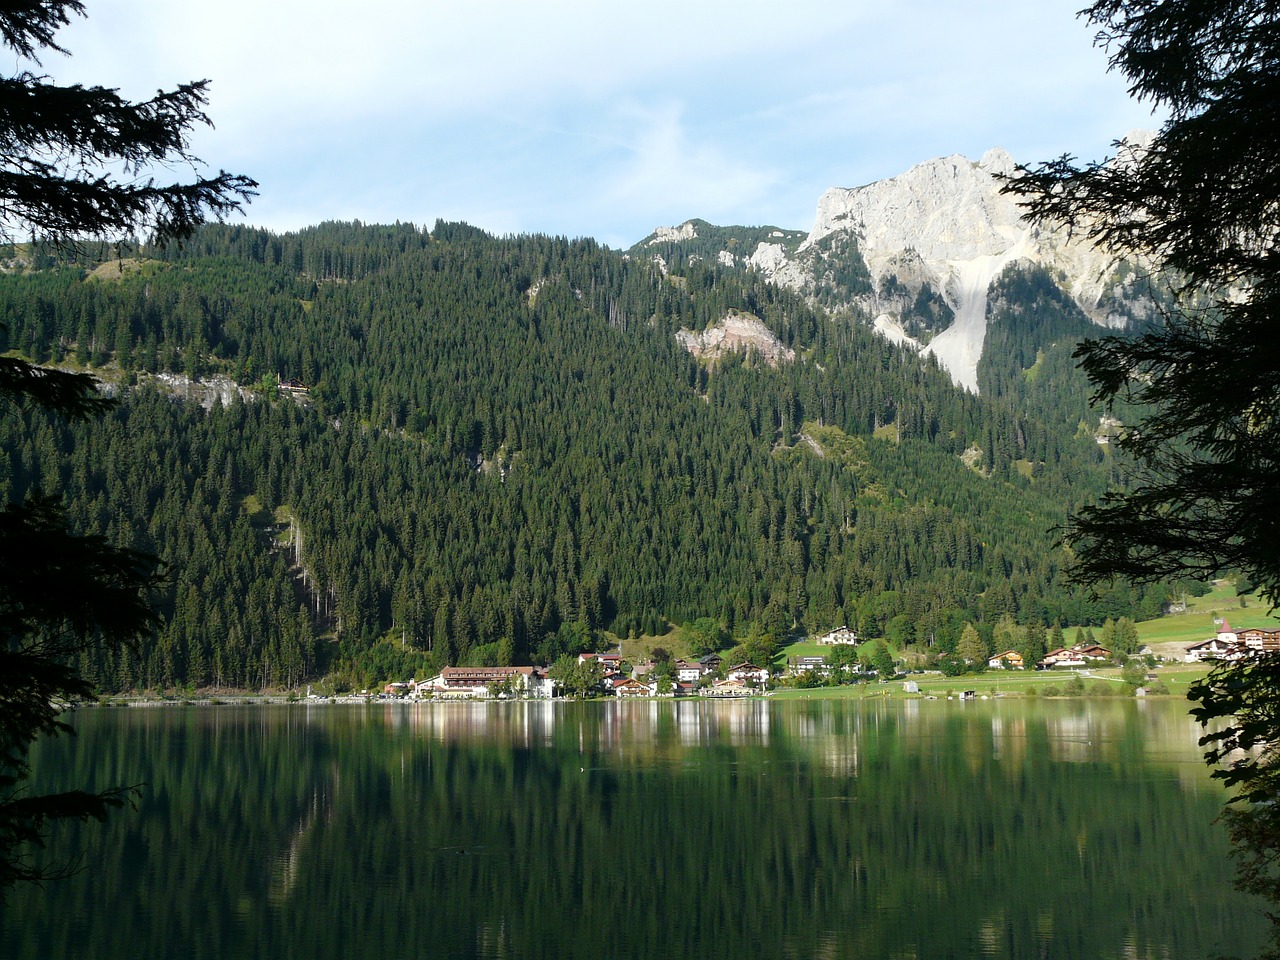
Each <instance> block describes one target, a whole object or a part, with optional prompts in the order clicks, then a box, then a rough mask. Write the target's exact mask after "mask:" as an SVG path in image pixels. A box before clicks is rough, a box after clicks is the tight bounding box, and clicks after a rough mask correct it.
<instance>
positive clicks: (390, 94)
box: [43, 0, 1156, 247]
mask: <svg viewBox="0 0 1280 960" xmlns="http://www.w3.org/2000/svg"><path fill="white" fill-rule="evenodd" d="M1079 4H1080V0H1035V2H1028V0H986V2H983V0H974V2H967V0H966V2H963V3H956V2H954V0H950V2H946V0H942V2H934V0H900V2H897V3H892V2H887V0H875V2H864V0H823V2H811V0H785V2H775V3H756V2H751V0H739V2H736V3H728V2H720V0H682V2H673V0H649V2H646V3H616V2H611V0H589V2H588V0H560V2H551V0H523V2H508V0H455V2H449V3H445V2H439V0H416V2H401V0H364V2H362V3H360V4H358V5H357V4H352V3H349V2H348V3H345V4H341V5H340V4H337V3H331V2H329V0H310V2H306V3H302V2H295V0H256V2H249V0H220V2H219V3H216V4H211V3H208V2H201V3H195V2H191V0H163V2H161V0H86V11H87V14H88V16H87V18H86V19H84V20H80V21H77V22H75V23H74V24H73V26H72V27H70V28H67V29H65V30H64V31H63V32H62V33H61V34H60V41H61V43H62V44H63V45H64V46H66V47H68V48H69V49H70V51H71V53H72V56H71V57H70V58H64V57H61V56H59V55H57V54H49V55H46V56H45V57H44V58H43V67H44V70H45V72H47V73H48V74H50V75H51V76H53V77H54V78H55V79H57V80H59V81H62V82H71V81H78V82H84V83H100V84H103V85H106V86H112V87H118V88H120V89H121V91H122V92H123V93H125V94H126V95H127V96H130V97H133V98H135V99H138V98H143V97H146V96H148V95H150V94H151V93H152V92H154V91H155V90H156V89H158V88H161V87H164V88H168V87H172V86H173V85H175V84H176V83H178V82H180V81H186V80H194V79H203V78H209V79H211V80H212V81H213V84H212V97H211V102H210V104H209V113H210V116H211V117H212V119H213V120H214V122H215V123H216V125H217V128H216V130H214V131H200V132H199V133H198V135H197V136H196V138H195V150H196V153H197V154H199V155H200V156H201V157H203V158H204V159H205V160H206V161H207V162H208V164H209V165H210V166H211V167H213V168H219V167H220V168H225V169H228V170H232V171H235V172H237V173H246V174H249V175H250V176H253V177H254V178H256V179H257V180H259V181H260V183H261V196H260V197H259V198H258V199H257V200H256V201H255V202H254V203H253V205H252V206H251V207H249V209H248V211H247V214H248V215H247V217H246V218H245V222H248V223H252V224H258V225H262V226H266V227H270V228H271V229H274V230H280V231H285V230H292V229H297V228H300V227H304V226H307V225H309V224H313V223H318V222H320V221H322V220H335V219H340V220H349V219H360V220H364V221H366V222H390V221H394V220H401V221H410V222H413V223H418V224H426V225H430V224H431V223H434V221H435V220H436V218H437V217H443V218H446V219H457V220H466V221H467V222H469V223H472V224H475V225H476V226H479V227H483V228H485V229H487V230H491V231H493V232H495V233H510V232H541V233H554V234H566V235H569V236H592V237H595V238H597V239H599V240H600V241H602V242H604V243H608V244H609V245H611V246H615V247H617V246H629V245H630V244H632V243H634V242H636V241H637V240H640V239H642V238H643V237H644V236H645V235H646V234H648V233H649V232H650V231H651V230H652V229H653V228H654V227H656V226H658V225H667V224H676V223H679V222H681V221H683V220H686V219H689V218H691V217H702V218H703V219H706V220H710V221H712V222H715V223H721V224H729V223H740V224H773V225H776V226H783V227H790V228H797V229H808V228H809V227H810V226H811V225H812V221H813V215H814V210H815V208H816V205H817V201H818V198H819V196H820V195H821V194H822V191H823V190H825V189H826V188H827V187H831V186H844V187H848V186H857V185H859V184H863V183H868V182H870V181H873V180H879V179H882V178H884V177H889V176H893V175H894V174H897V173H900V172H902V171H903V170H905V169H906V168H908V167H910V166H911V165H912V164H915V163H918V162H920V161H923V160H927V159H930V158H932V157H935V156H942V155H946V154H952V153H960V154H964V155H966V156H969V157H971V158H973V159H977V158H978V157H980V156H981V155H982V153H983V152H985V151H986V149H987V148H989V147H992V146H996V145H999V146H1003V147H1004V148H1006V149H1007V150H1009V151H1010V153H1012V154H1013V156H1014V157H1015V158H1016V159H1018V160H1020V161H1023V162H1033V161H1036V160H1043V159H1049V158H1051V157H1055V156H1057V155H1059V154H1062V153H1072V154H1075V155H1078V156H1081V157H1084V158H1087V159H1101V158H1102V157H1103V156H1105V155H1107V153H1108V147H1109V144H1110V142H1111V141H1112V140H1114V139H1116V138H1118V137H1120V136H1123V135H1124V134H1125V133H1126V132H1128V131H1129V130H1131V129H1135V128H1139V127H1154V126H1155V125H1156V121H1155V120H1153V119H1152V117H1151V114H1150V111H1149V109H1148V108H1147V107H1145V106H1143V105H1141V104H1137V103H1135V102H1133V101H1132V100H1131V99H1130V98H1129V97H1128V96H1127V94H1126V92H1125V85H1124V83H1123V80H1122V78H1120V77H1119V76H1117V75H1114V74H1108V73H1107V72H1106V55H1105V53H1104V52H1103V51H1101V50H1098V49H1096V48H1095V47H1094V46H1093V31H1092V30H1091V29H1090V28H1089V27H1088V25H1087V24H1086V23H1084V22H1083V21H1081V20H1078V19H1077V18H1076V17H1075V11H1076V9H1077V8H1078V6H1079Z"/></svg>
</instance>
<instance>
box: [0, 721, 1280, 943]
mask: <svg viewBox="0 0 1280 960" xmlns="http://www.w3.org/2000/svg"><path fill="white" fill-rule="evenodd" d="M76 726H77V728H78V730H79V734H80V735H79V736H78V737H77V738H75V739H74V740H67V741H65V742H63V741H58V742H54V743H50V744H45V745H43V746H42V748H41V750H40V751H39V754H38V755H37V757H36V766H37V769H38V770H39V771H40V772H41V776H42V777H43V778H44V782H43V783H42V786H43V787H44V788H46V789H47V788H54V787H59V786H94V787H102V786H106V785H110V784H119V783H139V782H143V783H146V784H147V786H146V788H145V791H144V794H143V797H142V799H141V801H140V802H139V805H138V809H136V810H133V811H125V812H122V813H120V814H117V815H115V816H113V817H112V818H111V820H110V821H109V822H108V823H107V824H106V825H105V826H101V825H97V824H91V825H88V826H84V827H64V828H62V829H61V830H60V831H59V834H58V835H57V837H56V838H55V842H54V843H53V844H52V846H51V851H50V852H51V853H52V854H54V855H57V856H60V857H64V858H65V857H66V856H69V855H71V854H74V853H75V852H76V851H83V853H84V863H85V864H86V865H87V867H88V869H86V870H85V871H84V872H82V873H81V874H79V875H77V876H75V877H73V878H71V879H70V880H66V881H61V882H58V883H54V884H51V885H50V886H49V887H47V888H46V889H45V890H43V891H41V890H19V891H16V892H15V893H14V894H12V895H11V896H10V898H9V900H8V902H7V903H5V904H4V906H3V907H2V908H0V911H2V912H0V956H3V957H5V958H14V960H17V958H26V957H31V958H36V957H55V956H65V957H72V956H76V957H95V958H99V957H100V958H110V957H130V958H134V957H148V958H160V957H182V958H188V957H191V958H197V960H198V958H206V957H207V958H220V960H222V958H248V957H273V958H275V957H309V958H314V957H351V956H358V955H364V954H366V953H367V954H370V955H375V956H383V957H584V958H587V957H590V958H597V957H622V958H627V957H635V958H651V957H665V956H681V957H740V956H742V955H743V954H744V953H746V954H748V955H751V956H758V957H765V956H781V957H824V958H825V957H831V958H835V957H858V958H874V957H919V958H944V957H994V958H1018V960H1021V958H1029V957H1051V958H1055V960H1058V958H1073V957H1079V958H1088V960H1098V958H1109V957H1116V958H1122V957H1123V958H1145V957H1161V958H1165V957H1172V958H1200V957H1210V956H1217V955H1222V954H1247V953H1249V952H1250V951H1253V950H1255V949H1256V948H1258V947H1259V946H1260V942H1261V937H1262V934H1263V932H1264V924H1263V922H1262V920H1261V919H1260V915H1259V910H1258V906H1257V904H1256V903H1255V902H1254V901H1252V900H1249V899H1246V898H1244V897H1241V896H1240V895H1238V894H1235V893H1234V892H1233V891H1232V890H1231V886H1230V884H1231V869H1230V864H1229V862H1228V860H1227V857H1226V841H1225V837H1224V836H1223V834H1222V831H1221V829H1220V828H1219V827H1216V826H1213V825H1212V823H1211V821H1212V820H1213V819H1214V817H1215V816H1216V815H1217V813H1218V812H1219V810H1220V808H1221V805H1222V800H1223V795H1222V792H1221V791H1220V789H1219V788H1218V787H1217V786H1216V785H1214V784H1213V783H1212V782H1211V781H1210V780H1209V778H1208V773H1207V771H1206V770H1205V768H1204V766H1203V764H1202V763H1201V762H1200V759H1199V750H1198V748H1197V746H1196V740H1197V738H1198V736H1199V730H1198V728H1197V726H1196V725H1195V724H1194V723H1193V722H1192V721H1191V720H1190V719H1189V718H1188V717H1187V715H1186V707H1185V704H1180V703H1157V702H1145V703H1139V702H1133V701H1123V702H1122V701H1115V702H1111V701H1094V702H1085V701H1080V702H1068V701H1061V702H1016V701H992V702H986V703H966V704H961V703H948V702H946V701H937V702H930V701H925V702H921V701H909V702H888V703H879V702H877V703H861V702H852V701H815V702H795V701H792V702H770V701H761V700H749V701H733V702H701V701H693V702H671V701H663V702H651V701H635V702H619V703H588V704H563V703H555V704H552V703H542V702H532V703H511V704H508V703H453V704H420V705H416V706H411V705H402V704H387V705H378V706H370V707H351V706H335V705H314V706H307V705H296V706H275V707H230V706H221V707H188V708H177V707H175V708H164V709H152V710H142V709H131V710H112V709H100V710H89V711H82V712H81V713H79V714H78V715H77V717H76Z"/></svg>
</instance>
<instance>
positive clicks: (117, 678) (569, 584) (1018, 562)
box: [0, 223, 1159, 687]
mask: <svg viewBox="0 0 1280 960" xmlns="http://www.w3.org/2000/svg"><path fill="white" fill-rule="evenodd" d="M23 254H24V252H23V251H11V256H10V266H11V269H10V270H9V271H8V272H6V273H5V274H4V275H0V323H3V324H4V330H3V332H2V333H0V337H3V338H4V342H0V348H3V349H13V350H19V351H21V352H23V353H24V354H27V355H29V356H32V357H34V358H36V359H38V360H41V361H47V362H53V363H80V364H86V365H89V366H92V367H95V368H98V369H99V371H100V373H101V374H102V375H103V376H104V378H106V379H108V380H110V381H112V382H113V383H115V384H116V386H115V387H114V389H116V390H117V391H118V393H119V395H120V398H121V402H120V405H119V406H118V407H117V408H116V409H115V410H114V411H113V412H112V413H111V414H110V415H108V416H107V417H106V418H105V420H104V421H99V422H95V423H89V424H80V425H74V426H70V427H68V426H65V425H62V424H59V423H54V422H49V421H48V420H46V419H43V418H41V417H40V416H38V415H29V416H21V415H17V414H11V415H10V416H8V417H5V418H3V420H0V434H2V437H3V444H2V448H0V449H2V453H0V485H3V486H4V487H5V488H6V489H5V492H6V493H7V494H8V495H9V496H10V497H11V498H12V497H20V496H21V495H22V494H23V493H24V492H25V491H26V490H28V489H32V488H34V487H43V488H44V489H45V490H47V491H59V492H62V493H63V494H64V495H65V497H66V500H67V502H68V505H69V508H70V513H71V516H72V518H73V520H74V522H75V523H76V524H77V525H78V526H79V527H80V528H81V529H82V530H84V531H86V532H90V531H92V532H99V531H101V532H105V533H107V534H108V535H109V536H110V537H112V538H113V539H115V540H117V541H119V542H122V543H127V544H130V545H133V546H138V547H142V548H145V549H149V550H153V551H155V552H157V553H158V554H159V555H160V556H161V557H162V558H163V559H164V561H165V562H166V564H167V565H168V571H169V577H170V579H169V585H168V587H167V589H166V595H165V596H164V597H163V598H162V607H163V609H164V612H165V617H166V620H165V626H164V628H163V630H162V633H161V636H160V637H159V639H158V642H157V643H156V644H155V646H154V648H153V649H150V650H147V651H144V652H143V655H142V656H141V657H140V658H138V659H136V660H135V659H130V658H128V657H123V658H120V659H119V660H117V661H112V662H102V663H93V664H84V665H83V666H84V667H85V668H86V669H87V670H89V671H90V673H91V675H93V676H96V677H97V678H98V679H99V680H100V681H101V682H102V683H103V684H104V685H106V686H108V687H111V686H133V685H142V686H155V685H171V684H180V683H191V684H197V685H205V684H217V685H222V686H262V685H293V684H297V683H299V682H301V681H303V680H305V679H308V678H311V677H315V676H318V675H320V674H322V673H325V672H328V671H337V672H338V673H340V674H342V675H343V676H346V677H347V678H349V679H350V680H351V681H352V682H367V681H368V680H371V679H374V678H376V677H379V676H387V675H391V674H396V673H415V672H416V673H418V675H420V676H421V675H423V671H426V670H428V669H431V668H433V667H436V666H439V665H442V664H444V663H459V662H472V663H479V662H486V663H498V662H503V663H506V662H529V661H543V662H545V661H549V660H550V659H553V658H554V657H555V656H557V655H559V654H560V653H563V652H566V651H570V650H574V649H576V648H578V647H579V646H581V645H582V644H584V643H591V642H593V641H592V636H593V631H596V630H599V629H608V630H611V631H613V632H615V633H618V634H621V635H627V634H629V633H654V632H659V631H660V630H661V629H663V628H664V624H665V622H668V621H670V622H682V621H685V620H689V619H693V618H695V617H699V616H713V617H717V618H719V619H720V620H721V621H722V622H723V623H724V624H725V626H726V627H727V628H728V630H729V631H730V632H731V633H732V634H734V635H738V636H742V635H745V634H746V633H748V632H749V631H753V632H754V633H756V634H757V635H760V636H764V637H766V638H775V639H776V638H779V637H781V635H782V634H784V633H785V632H787V631H789V630H793V629H811V630H821V629H826V628H828V627H830V626H833V625H836V624H838V623H841V622H845V621H847V622H849V623H850V624H852V625H855V626H857V627H858V628H859V629H860V630H862V631H863V632H864V633H868V634H879V633H881V632H883V631H884V630H885V629H886V628H887V627H888V626H889V625H890V624H891V623H892V624H893V625H894V627H895V629H896V630H897V631H898V632H899V633H901V632H902V631H904V630H906V631H908V632H911V633H914V635H916V636H919V637H921V638H930V639H932V640H933V641H935V643H936V644H937V645H938V646H939V647H941V648H943V649H945V648H948V647H950V646H951V645H953V644H954V642H955V640H956V638H957V637H958V632H959V627H960V625H961V624H962V623H963V621H964V620H966V619H972V620H978V621H981V622H983V623H986V624H990V623H992V622H994V620H995V619H997V618H998V617H999V616H1001V615H1002V614H1004V613H1013V614H1015V615H1017V616H1018V617H1019V619H1022V620H1033V619H1034V620H1038V621H1041V622H1045V623H1048V622H1051V621H1052V620H1054V619H1061V620H1062V621H1063V622H1068V621H1070V622H1085V621H1094V622H1100V621H1101V619H1102V618H1104V617H1106V616H1108V615H1113V616H1115V615H1129V614H1132V613H1134V612H1135V604H1136V603H1138V602H1139V601H1140V600H1141V602H1144V603H1146V604H1148V605H1152V604H1156V603H1158V600H1159V596H1158V594H1150V595H1146V596H1145V598H1139V597H1136V596H1133V595H1129V594H1128V593H1122V594H1118V595H1113V596H1109V597H1105V598H1103V599H1101V600H1090V599H1088V598H1086V597H1085V596H1083V595H1082V594H1080V593H1079V592H1077V591H1075V590H1073V589H1072V588H1070V587H1068V586H1067V585H1066V584H1065V583H1064V582H1063V580H1062V577H1061V568H1062V565H1063V563H1064V560H1065V558H1064V556H1063V555H1062V553H1061V551H1060V550H1059V549H1057V548H1056V547H1055V546H1054V535H1053V533H1052V532H1051V528H1053V527H1054V526H1055V525H1058V524H1061V523H1062V522H1063V520H1064V519H1065V517H1066V515H1067V512H1068V511H1069V510H1071V509H1072V508H1073V507H1075V506H1077V505H1079V504H1081V503H1083V502H1085V501H1087V500H1089V499H1091V498H1093V497H1095V496H1096V495H1097V494H1098V493H1099V492H1100V491H1101V490H1102V489H1103V488H1104V486H1105V484H1106V482H1107V476H1106V473H1107V462H1106V461H1107V454H1106V450H1105V448H1104V447H1102V446H1100V445H1099V444H1098V443H1097V442H1096V441H1095V438H1094V435H1093V431H1092V429H1091V428H1082V422H1083V421H1085V420H1086V418H1087V416H1088V413H1087V410H1086V409H1085V405H1084V391H1083V388H1082V386H1081V385H1080V383H1079V382H1078V381H1076V380H1074V379H1073V377H1074V376H1076V375H1075V374H1074V372H1073V371H1069V370H1066V371H1063V370H1062V369H1061V368H1062V367H1063V366H1065V364H1062V363H1056V365H1053V367H1052V369H1053V376H1052V377H1050V376H1049V375H1048V373H1047V371H1048V367H1046V366H1045V362H1044V360H1043V358H1040V359H1038V360H1036V359H1033V362H1032V363H1031V364H1029V365H1028V364H1027V363H1026V358H1025V357H1023V353H1022V352H1019V351H1018V350H1015V349H1012V348H1011V349H1010V351H1009V352H1008V355H1007V356H1006V357H1005V363H1006V365H1008V364H1015V365H1020V366H1018V369H1017V370H1016V375H1017V377H1020V378H1021V382H1022V383H1024V384H1029V385H1030V386H1029V387H1028V389H1030V390H1032V391H1033V393H1034V397H1032V398H1029V397H1028V395H1027V394H1026V392H1025V391H1023V392H1021V393H1018V392H1016V391H1015V392H1011V391H1001V390H995V389H993V390H990V391H987V390H985V388H984V395H983V396H982V397H977V396H974V395H972V394H970V393H966V392H964V391H962V390H959V389H956V388H955V387H953V386H952V384H951V382H950V379H949V378H948V376H947V375H946V374H945V373H944V372H943V371H941V370H939V368H938V367H937V365H936V362H934V361H932V360H930V359H928V358H926V359H923V360H922V359H921V358H920V357H919V356H917V355H916V354H915V353H914V352H912V351H909V350H905V349H901V348H897V347H894V346H892V345H891V344H889V343H887V342H886V341H884V340H883V339H881V338H880V337H878V336H876V335H874V334H873V333H872V332H871V331H869V330H868V329H867V328H866V327H865V326H863V325H862V324H860V323H858V322H856V321H855V320H853V319H851V318H848V317H846V318H843V319H839V320H833V319H830V318H828V317H827V316H826V315H824V314H822V313H820V312H816V311H815V310H814V309H813V308H811V307H809V306H808V305H806V303H805V302H804V300H803V299H802V298H801V297H800V296H799V295H797V294H794V293H791V292H787V291H785V290H782V289H780V288H777V287H775V286H772V285H770V284H769V283H767V282H766V281H764V280H763V279H762V278H761V277H760V276H758V275H757V274H754V273H743V272H741V271H738V270H732V269H727V268H724V267H722V266H720V265H719V264H717V263H715V262H714V261H712V262H694V263H692V264H688V263H683V264H682V263H673V264H670V265H667V267H666V269H665V270H664V269H663V268H662V267H660V266H659V265H658V264H655V263H653V262H652V261H650V260H647V259H637V258H627V257H624V256H622V255H621V254H619V253H617V252H613V251H609V250H607V249H603V248H600V247H599V246H597V245H596V244H595V243H593V242H591V241H587V240H577V241H568V240H564V239H558V238H548V237H540V236H525V237H515V238H508V239H496V238H493V237H490V236H487V235H485V234H483V233H481V232H480V231H477V230H474V229H473V228H470V227H467V226H466V225H462V224H445V223H439V224H437V225H436V227H435V228H434V229H433V230H432V231H430V232H429V233H428V232H426V231H423V230H419V229H417V228H415V227H412V226H409V225H396V226H391V227H375V226H362V225H359V224H325V225H322V226H320V227H316V228H313V229H310V230H306V231H303V232H301V233H297V234H289V235H284V236H278V235H273V234H270V233H267V232H265V231H259V230H252V229H245V228H231V227H222V226H218V227H209V228H206V229H204V230H203V231H202V232H201V233H200V234H198V235H197V237H196V238H195V239H194V240H193V241H191V242H189V243H188V244H187V245H186V246H185V248H183V249H172V250H165V251H145V252H144V254H145V255H144V256H143V257H141V258H139V259H138V260H128V261H126V262H123V263H107V264H105V265H103V266H101V267H98V268H97V269H96V270H93V269H90V268H91V267H93V266H94V265H92V264H86V265H60V266H59V265H52V264H46V263H39V260H38V258H32V257H30V256H24V255H23ZM33 260H35V261H36V262H37V263H38V265H39V266H40V269H34V268H33V265H32V261H33ZM1032 280H1034V278H1032ZM1032 280H1028V281H1027V283H1032ZM1014 298H1016V291H1013V290H1012V289H1011V290H1010V292H1009V294H1008V296H1007V297H1005V298H1004V299H1003V300H1001V303H1005V302H1006V301H1008V302H1009V303H1012V301H1013V299H1014ZM1009 309H1013V308H1012V307H1009ZM1037 309H1038V308H1037ZM729 312H739V313H742V314H750V315H753V316H755V317H758V318H759V319H760V320H761V321H762V322H763V323H764V325H765V326H767V327H768V328H769V330H770V331H771V332H772V333H773V334H774V335H775V336H776V337H777V338H778V340H779V341H780V342H781V343H782V344H783V345H785V346H786V347H787V348H789V349H790V350H793V351H794V354H795V359H794V360H792V361H790V362H780V363H778V364H777V366H772V365H770V364H769V363H766V362H764V361H763V360H762V359H761V358H760V356H759V355H758V354H755V353H747V354H727V355H722V356H720V357H719V358H718V359H716V360H715V361H714V362H705V361H704V362H700V361H699V360H697V359H695V358H694V357H692V356H691V355H690V354H689V353H688V352H687V351H686V350H685V349H684V348H683V347H682V346H681V343H680V341H679V340H678V339H677V337H676V332H677V331H679V330H680V329H682V328H687V329H690V330H695V331H697V330H703V329H705V328H707V327H709V326H712V325H714V324H716V323H719V322H720V321H721V320H723V318H724V317H725V315H726V314H728V313H729ZM1055 322H1057V321H1055ZM1063 322H1066V321H1063ZM1071 322H1074V321H1071ZM1071 322H1067V326H1068V327H1069V326H1070V325H1071ZM1032 356H1033V357H1034V355H1032ZM1020 357H1022V359H1019V358H1020ZM1037 364H1039V366H1038V368H1037ZM1028 366H1029V367H1030V368H1031V369H1026V368H1027V367H1028ZM162 372H181V373H184V374H186V375H188V376H190V377H195V378H208V377H211V376H212V375H214V374H220V375H225V376H230V377H232V378H234V379H235V380H236V381H237V382H238V383H240V384H241V385H244V386H248V387H251V388H253V389H251V390H249V391H245V396H246V397H247V399H239V397H238V396H237V394H236V393H235V392H234V391H232V392H231V394H230V396H231V401H230V402H229V403H227V404H225V405H224V404H222V403H221V402H219V403H214V404H212V405H211V408H210V409H206V408H205V407H202V406H201V405H199V404H196V403H193V402H189V401H187V400H184V399H182V398H181V397H180V396H178V395H175V392H174V391H173V390H172V389H170V388H165V387H163V384H162V383H161V382H160V381H158V380H156V379H155V377H154V375H155V374H158V373H162ZM1014 373H1015V371H1013V370H1012V369H1011V370H1009V371H1005V372H1004V373H999V372H993V373H991V374H990V375H991V376H998V377H1000V379H1001V382H1006V381H1008V380H1009V379H1010V378H1011V377H1012V376H1014ZM1059 376H1061V380H1062V382H1061V384H1058V382H1057V380H1058V378H1059ZM278 378H285V379H288V378H298V379H300V380H302V381H303V382H304V383H306V384H307V385H308V387H309V390H308V395H307V397H305V398H303V399H302V400H301V401H299V400H297V399H294V398H290V397H287V396H283V395H279V394H278V392H277V391H276V389H275V384H276V382H277V379H278ZM179 393H181V391H179ZM988 393H989V394H990V395H989V396H988V395H987V394H988ZM1093 422H1095V423H1096V418H1094V421H1093Z"/></svg>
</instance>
